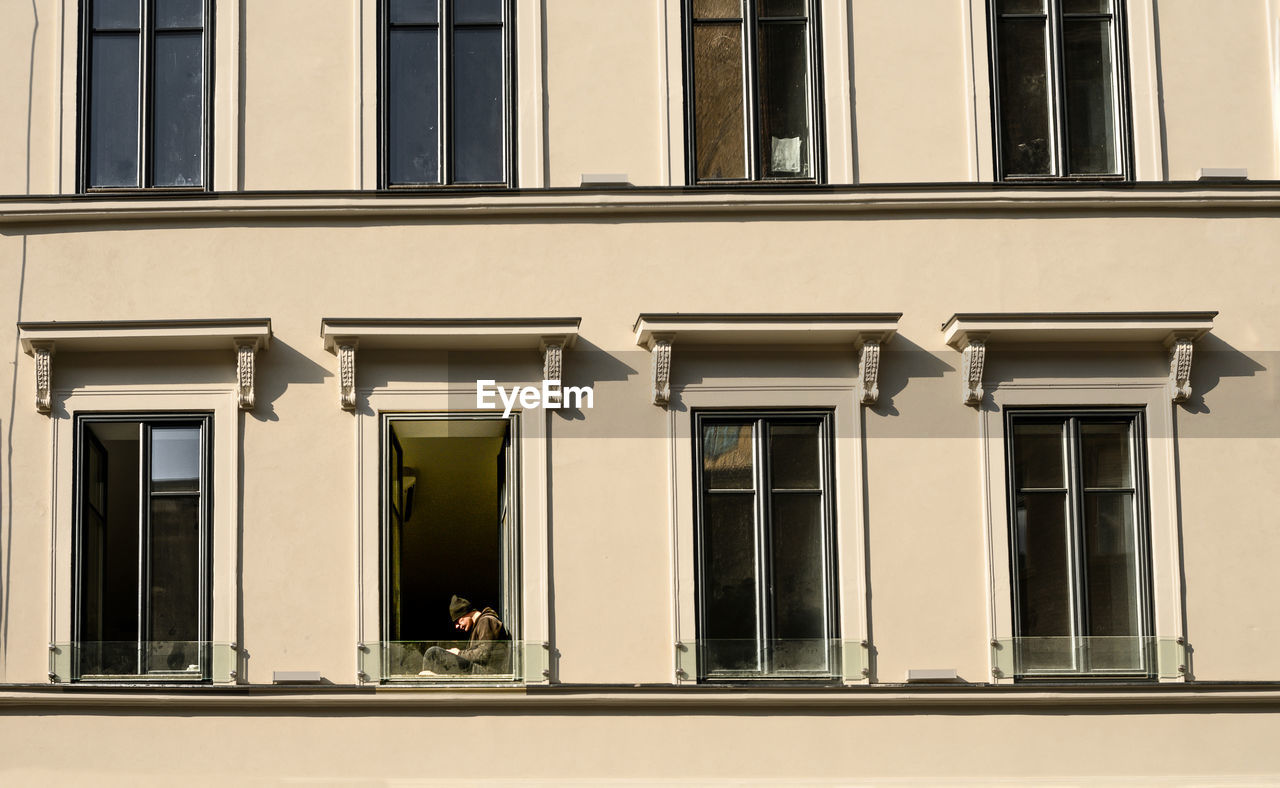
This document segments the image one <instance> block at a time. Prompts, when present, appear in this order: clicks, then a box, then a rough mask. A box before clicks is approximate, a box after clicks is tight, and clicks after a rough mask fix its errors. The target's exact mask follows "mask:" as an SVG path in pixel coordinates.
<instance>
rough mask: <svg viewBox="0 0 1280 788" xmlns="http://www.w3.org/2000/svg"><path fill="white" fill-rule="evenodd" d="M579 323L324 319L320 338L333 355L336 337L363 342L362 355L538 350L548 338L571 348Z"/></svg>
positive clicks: (532, 319) (552, 320)
mask: <svg viewBox="0 0 1280 788" xmlns="http://www.w3.org/2000/svg"><path fill="white" fill-rule="evenodd" d="M581 323H582V318H580V317H523V318H347V317H326V318H323V319H322V320H321V321H320V336H321V337H322V338H323V340H324V348H325V350H328V351H329V352H331V353H332V352H334V347H335V345H336V344H337V342H336V339H337V338H338V337H351V338H354V339H357V340H359V343H360V349H361V350H404V349H409V350H539V349H541V348H542V347H543V346H544V345H545V344H546V341H547V339H548V338H558V339H559V341H560V343H561V344H562V346H563V347H565V348H569V347H572V346H573V344H574V343H575V342H576V341H577V338H578V327H579V326H580V325H581Z"/></svg>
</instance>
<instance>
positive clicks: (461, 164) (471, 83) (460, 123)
mask: <svg viewBox="0 0 1280 788" xmlns="http://www.w3.org/2000/svg"><path fill="white" fill-rule="evenodd" d="M453 43H454V50H455V51H454V55H453V94H452V95H453V127H452V128H451V129H450V131H451V133H452V139H453V168H454V169H453V179H454V181H456V182H458V183H499V182H501V181H502V180H503V149H502V148H503V140H504V137H505V135H504V133H503V123H504V118H503V95H502V30H501V29H500V28H499V29H493V28H478V29H461V30H456V31H454V34H453Z"/></svg>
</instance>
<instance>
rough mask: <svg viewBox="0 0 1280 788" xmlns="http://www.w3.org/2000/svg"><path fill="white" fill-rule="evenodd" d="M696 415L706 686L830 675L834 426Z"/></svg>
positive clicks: (790, 418) (795, 419)
mask: <svg viewBox="0 0 1280 788" xmlns="http://www.w3.org/2000/svg"><path fill="white" fill-rule="evenodd" d="M697 418H698V420H699V428H698V434H699V436H700V437H699V446H698V456H699V460H700V473H699V482H698V483H699V487H700V489H701V516H700V520H699V525H698V545H699V554H700V556H701V557H700V561H699V567H698V588H699V592H698V593H699V598H700V600H701V603H700V608H699V648H700V654H701V674H702V677H703V678H715V677H728V678H734V677H738V678H758V677H779V676H796V677H809V678H823V677H827V678H829V677H831V676H832V674H833V670H834V668H833V662H832V650H831V645H830V644H831V638H832V637H834V635H833V634H832V633H833V632H834V621H835V618H834V610H833V608H834V601H833V600H834V595H833V593H832V581H831V571H830V569H829V556H830V555H831V532H832V528H831V523H830V497H829V496H830V494H829V492H828V481H827V473H826V470H825V469H826V467H827V466H828V464H829V459H828V458H829V454H828V453H829V448H828V445H829V444H828V438H827V429H828V419H827V418H826V417H825V416H821V415H814V416H807V415H778V416H765V417H724V416H711V415H707V416H698V417H697Z"/></svg>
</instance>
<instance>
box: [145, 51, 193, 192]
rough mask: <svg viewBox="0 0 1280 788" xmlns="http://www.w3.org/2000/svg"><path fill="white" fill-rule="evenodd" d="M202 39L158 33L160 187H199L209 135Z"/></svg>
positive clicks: (156, 177)
mask: <svg viewBox="0 0 1280 788" xmlns="http://www.w3.org/2000/svg"><path fill="white" fill-rule="evenodd" d="M203 42H204V35H203V34H201V33H163V34H161V33H157V34H156V38H155V49H156V52H155V59H156V62H155V97H154V98H155V111H154V112H155V114H154V116H153V120H152V128H153V134H154V137H153V143H152V144H153V146H154V147H153V150H152V155H153V156H154V161H153V163H152V167H153V171H152V175H153V181H154V185H156V186H199V185H200V183H201V181H202V180H203V178H202V177H201V172H200V169H201V161H200V153H201V151H202V150H203V146H202V145H201V141H202V139H203V134H204V108H203V106H202V100H201V97H202V93H203V91H202V90H201V86H202V74H203V70H204V69H203V59H204V53H203Z"/></svg>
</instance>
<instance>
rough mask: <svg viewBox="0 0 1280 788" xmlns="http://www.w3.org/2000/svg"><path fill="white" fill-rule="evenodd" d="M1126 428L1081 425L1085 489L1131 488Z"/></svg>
mask: <svg viewBox="0 0 1280 788" xmlns="http://www.w3.org/2000/svg"><path fill="white" fill-rule="evenodd" d="M1129 430H1130V424H1128V423H1124V424H1087V423H1086V424H1081V425H1080V459H1081V463H1082V465H1083V466H1084V486H1085V487H1132V486H1133V462H1132V460H1131V458H1130V443H1131V441H1130V438H1129Z"/></svg>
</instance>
